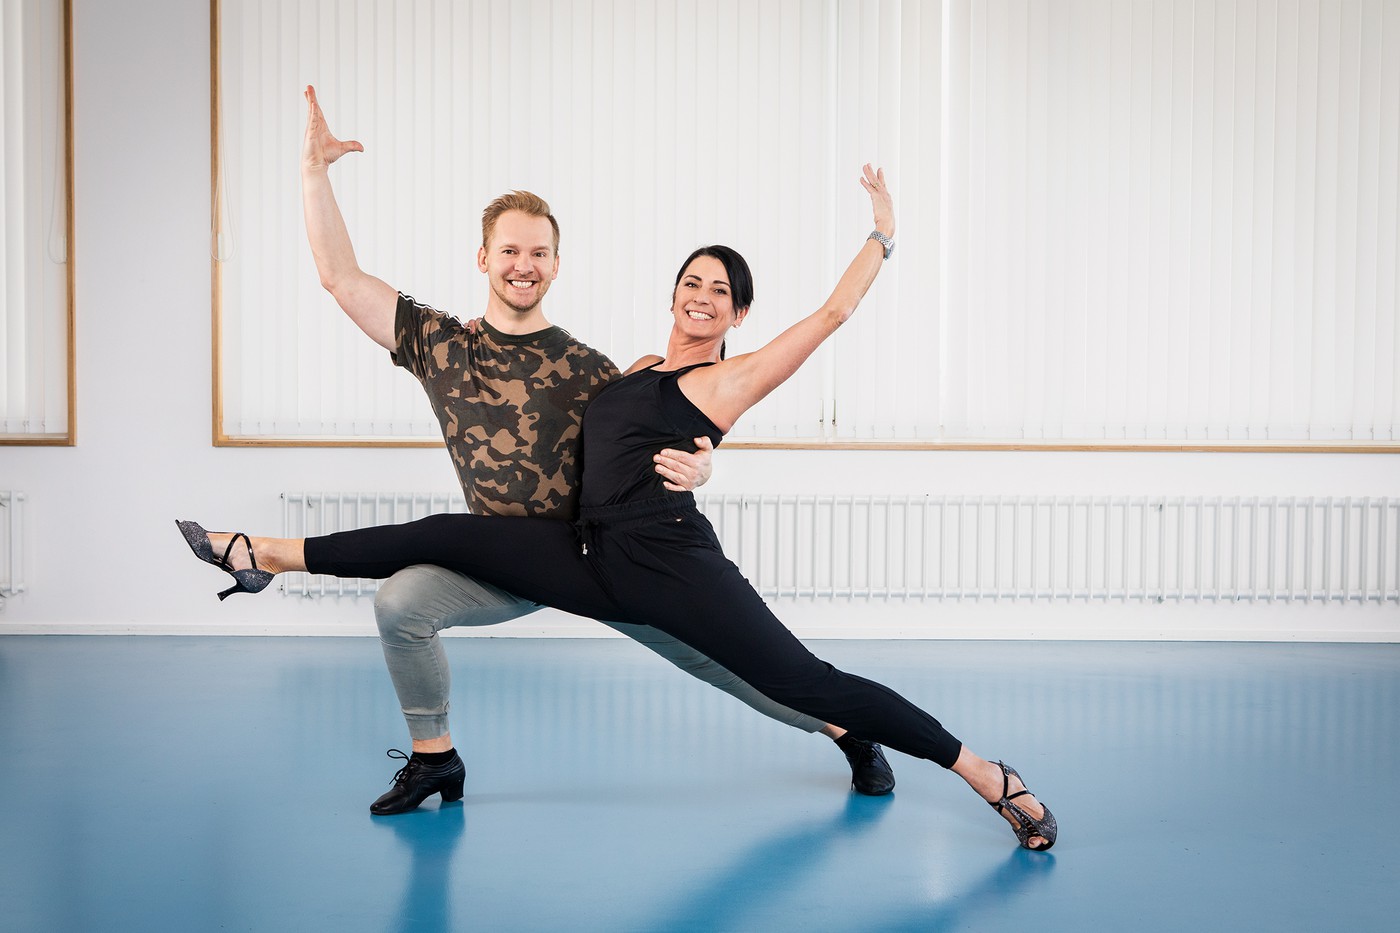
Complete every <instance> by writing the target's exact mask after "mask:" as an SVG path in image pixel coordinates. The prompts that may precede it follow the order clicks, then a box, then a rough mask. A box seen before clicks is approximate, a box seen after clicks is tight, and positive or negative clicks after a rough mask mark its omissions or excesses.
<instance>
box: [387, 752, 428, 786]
mask: <svg viewBox="0 0 1400 933" xmlns="http://www.w3.org/2000/svg"><path fill="white" fill-rule="evenodd" d="M384 754H386V755H388V756H389V757H390V758H393V759H396V760H398V761H402V762H404V766H403V767H402V768H400V769H399V770H398V771H396V772H395V773H394V780H393V781H392V782H391V783H392V784H393V786H394V787H402V786H403V785H404V784H406V783H408V779H409V778H410V777H412V776H413V772H415V771H417V770H418V766H419V765H420V764H422V762H420V761H419V760H418V759H416V758H414V757H412V756H411V755H406V754H404V753H403V752H402V751H400V750H399V749H397V748H391V749H389V750H388V751H387V752H385V753H384Z"/></svg>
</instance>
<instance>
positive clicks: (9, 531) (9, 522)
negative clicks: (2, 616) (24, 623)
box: [0, 491, 24, 606]
mask: <svg viewBox="0 0 1400 933" xmlns="http://www.w3.org/2000/svg"><path fill="white" fill-rule="evenodd" d="M23 557H24V493H22V492H4V491H0V597H5V596H15V595H18V594H20V593H23V592H24V560H23ZM3 605H4V604H3V603H0V606H3Z"/></svg>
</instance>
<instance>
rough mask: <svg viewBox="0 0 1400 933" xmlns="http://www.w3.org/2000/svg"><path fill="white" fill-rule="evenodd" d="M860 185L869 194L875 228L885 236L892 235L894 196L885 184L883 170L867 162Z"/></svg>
mask: <svg viewBox="0 0 1400 933" xmlns="http://www.w3.org/2000/svg"><path fill="white" fill-rule="evenodd" d="M860 185H861V187H862V188H864V189H865V190H866V192H867V193H868V194H869V195H870V207H871V209H872V210H874V212H875V229H876V230H879V231H880V232H881V233H883V234H884V235H885V236H890V237H892V236H894V198H892V197H890V187H889V185H887V184H885V170H884V169H882V168H881V169H874V168H871V167H870V163H869V162H867V163H866V164H865V168H864V176H863V177H862V178H861V180H860Z"/></svg>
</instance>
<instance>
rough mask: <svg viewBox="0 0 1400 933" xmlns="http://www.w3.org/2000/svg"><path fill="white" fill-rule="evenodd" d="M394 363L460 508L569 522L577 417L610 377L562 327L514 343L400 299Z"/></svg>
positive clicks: (482, 326) (606, 364)
mask: <svg viewBox="0 0 1400 933" xmlns="http://www.w3.org/2000/svg"><path fill="white" fill-rule="evenodd" d="M394 330H395V340H396V341H397V344H398V350H397V351H396V352H395V353H393V354H392V357H393V360H394V363H395V364H396V365H399V366H402V367H403V368H404V369H407V370H408V371H409V372H411V373H413V375H415V376H417V377H418V381H419V382H420V383H422V384H423V389H424V391H426V392H427V393H428V398H429V400H430V401H431V402H432V405H433V411H434V412H436V413H437V418H438V423H439V424H440V425H441V426H442V436H443V439H444V440H445V441H446V442H447V451H448V453H449V454H451V455H452V463H453V465H454V466H455V467H456V468H457V478H458V480H460V481H461V483H462V491H463V493H465V495H466V498H467V505H468V507H469V508H470V509H471V510H472V511H473V512H476V513H480V514H487V515H533V516H540V517H547V518H563V519H572V518H574V517H575V516H576V515H577V513H578V484H579V477H580V470H581V466H582V465H581V463H580V460H579V453H580V445H579V426H580V425H581V423H582V422H583V409H584V408H585V407H586V406H587V405H588V402H589V401H590V400H591V399H592V398H593V396H594V395H596V394H598V391H599V390H600V389H602V387H603V386H604V385H605V384H607V382H608V380H610V379H613V378H614V377H616V376H617V375H618V370H617V367H616V366H614V365H613V364H612V361H611V360H609V359H608V358H607V357H606V356H604V355H603V354H601V353H599V352H598V351H597V350H594V349H593V348H592V347H588V346H585V345H584V344H581V343H579V342H578V341H577V340H575V339H574V338H573V337H572V336H570V335H569V332H568V331H566V330H564V329H563V328H561V327H550V328H546V329H545V330H541V331H536V332H535V333H533V334H523V335H521V336H513V335H510V334H503V333H501V332H500V331H498V330H497V329H496V328H494V327H492V326H491V325H489V324H487V323H486V321H485V320H484V319H483V320H479V321H477V324H476V333H475V334H472V333H469V332H468V330H467V327H466V325H464V324H463V323H462V322H461V321H459V320H457V319H456V318H454V317H452V316H451V315H447V314H443V313H442V312H441V311H436V310H434V309H433V308H430V307H428V306H427V305H423V304H419V303H418V302H416V301H414V300H413V299H412V298H410V297H408V296H407V295H403V294H400V295H399V305H398V313H397V315H396V318H395V325H394Z"/></svg>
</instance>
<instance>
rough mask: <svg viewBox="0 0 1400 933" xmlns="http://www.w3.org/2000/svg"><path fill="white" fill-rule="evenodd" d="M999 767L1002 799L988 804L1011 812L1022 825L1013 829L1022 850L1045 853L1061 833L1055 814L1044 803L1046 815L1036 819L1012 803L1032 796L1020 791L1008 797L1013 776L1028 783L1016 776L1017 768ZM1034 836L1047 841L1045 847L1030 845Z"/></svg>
mask: <svg viewBox="0 0 1400 933" xmlns="http://www.w3.org/2000/svg"><path fill="white" fill-rule="evenodd" d="M997 765H998V766H999V767H1000V768H1001V799H1000V800H988V801H987V804H988V805H989V806H991V807H993V808H995V809H996V811H997V812H998V813H1008V812H1009V813H1010V814H1011V815H1012V816H1013V817H1015V819H1016V821H1017V822H1018V823H1019V824H1020V825H1019V826H1014V827H1012V828H1013V829H1014V830H1015V832H1016V838H1017V839H1019V840H1021V848H1023V849H1030V850H1031V851H1032V852H1044V851H1045V850H1046V849H1048V848H1050V847H1051V846H1053V845H1054V844H1055V835H1056V833H1058V832H1059V826H1058V825H1057V824H1056V823H1055V816H1054V814H1052V813H1051V812H1050V808H1049V807H1047V806H1045V804H1043V803H1042V804H1041V805H1040V807H1041V809H1042V810H1044V811H1045V815H1044V816H1042V817H1041V818H1040V819H1036V818H1035V817H1033V816H1031V815H1030V814H1029V813H1027V812H1026V811H1025V809H1024V808H1022V807H1021V806H1020V805H1019V804H1015V803H1012V801H1013V800H1015V799H1016V798H1017V797H1028V796H1030V793H1031V792H1030V791H1029V790H1018V791H1017V792H1016V793H1014V794H1011V795H1010V796H1007V793H1006V792H1007V791H1008V790H1010V789H1011V777H1012V775H1015V776H1016V780H1018V781H1021V783H1022V784H1025V783H1026V782H1025V781H1024V780H1022V779H1021V775H1019V774H1016V769H1015V768H1013V767H1011V766H1010V765H1008V764H1006V763H1005V762H1002V761H998V762H997ZM1032 836H1040V837H1041V838H1043V839H1044V840H1045V845H1043V846H1032V845H1031V844H1030V840H1031V837H1032Z"/></svg>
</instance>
